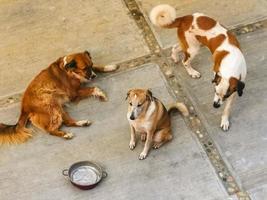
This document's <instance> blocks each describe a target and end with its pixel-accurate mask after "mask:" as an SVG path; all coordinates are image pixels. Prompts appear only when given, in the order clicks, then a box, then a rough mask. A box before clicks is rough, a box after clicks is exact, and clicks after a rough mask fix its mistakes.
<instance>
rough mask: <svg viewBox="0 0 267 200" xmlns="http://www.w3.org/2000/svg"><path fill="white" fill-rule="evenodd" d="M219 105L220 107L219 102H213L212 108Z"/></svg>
mask: <svg viewBox="0 0 267 200" xmlns="http://www.w3.org/2000/svg"><path fill="white" fill-rule="evenodd" d="M220 106H221V105H220V102H219V101H218V102H213V107H214V108H219V107H220Z"/></svg>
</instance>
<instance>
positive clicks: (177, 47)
mask: <svg viewBox="0 0 267 200" xmlns="http://www.w3.org/2000/svg"><path fill="white" fill-rule="evenodd" d="M181 51H182V48H181V46H180V45H179V44H175V45H173V46H172V53H171V58H172V60H173V62H175V63H178V62H179V61H180V57H179V53H181Z"/></svg>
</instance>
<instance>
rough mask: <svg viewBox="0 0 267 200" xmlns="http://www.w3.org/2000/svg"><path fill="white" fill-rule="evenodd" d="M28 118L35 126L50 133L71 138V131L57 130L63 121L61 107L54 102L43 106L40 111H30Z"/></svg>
mask: <svg viewBox="0 0 267 200" xmlns="http://www.w3.org/2000/svg"><path fill="white" fill-rule="evenodd" d="M30 120H31V122H32V123H33V124H34V125H35V126H36V127H38V128H40V129H43V130H45V131H47V132H48V133H49V134H50V135H55V136H58V137H63V138H65V139H71V138H72V137H73V134H72V133H66V132H64V131H61V130H59V128H60V126H61V125H62V122H63V118H62V108H61V107H60V106H59V105H55V104H54V106H53V107H51V106H49V107H48V108H46V107H44V108H43V109H42V110H41V111H40V112H38V113H32V115H31V117H30Z"/></svg>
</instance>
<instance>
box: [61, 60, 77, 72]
mask: <svg viewBox="0 0 267 200" xmlns="http://www.w3.org/2000/svg"><path fill="white" fill-rule="evenodd" d="M76 66H77V63H76V61H75V60H71V61H70V62H69V63H67V64H65V66H64V67H65V69H66V70H72V69H75V68H76Z"/></svg>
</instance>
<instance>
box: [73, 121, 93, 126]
mask: <svg viewBox="0 0 267 200" xmlns="http://www.w3.org/2000/svg"><path fill="white" fill-rule="evenodd" d="M91 124H92V122H91V121H89V120H80V121H77V122H76V125H77V126H90V125H91Z"/></svg>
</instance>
